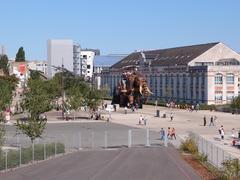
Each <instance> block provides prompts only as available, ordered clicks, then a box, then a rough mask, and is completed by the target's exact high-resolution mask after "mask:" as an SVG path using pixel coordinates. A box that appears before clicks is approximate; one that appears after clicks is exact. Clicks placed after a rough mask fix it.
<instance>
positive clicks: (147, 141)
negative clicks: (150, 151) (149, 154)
mask: <svg viewBox="0 0 240 180" xmlns="http://www.w3.org/2000/svg"><path fill="white" fill-rule="evenodd" d="M145 145H146V146H147V147H149V146H150V143H149V129H148V128H147V129H146V144H145Z"/></svg>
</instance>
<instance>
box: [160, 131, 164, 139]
mask: <svg viewBox="0 0 240 180" xmlns="http://www.w3.org/2000/svg"><path fill="white" fill-rule="evenodd" d="M164 136H165V131H164V129H163V128H161V130H160V140H164Z"/></svg>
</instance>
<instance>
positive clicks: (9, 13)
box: [0, 0, 240, 60]
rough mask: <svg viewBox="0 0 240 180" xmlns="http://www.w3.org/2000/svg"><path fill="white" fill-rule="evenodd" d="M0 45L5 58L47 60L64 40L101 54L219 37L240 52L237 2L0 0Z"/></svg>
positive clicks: (238, 5) (172, 45) (239, 8)
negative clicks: (52, 45) (50, 47)
mask: <svg viewBox="0 0 240 180" xmlns="http://www.w3.org/2000/svg"><path fill="white" fill-rule="evenodd" d="M0 14H1V15H0V23H1V25H0V44H2V45H4V46H5V48H6V50H7V54H8V56H9V57H15V54H16V52H17V49H18V48H19V47H20V46H23V47H24V49H25V53H26V58H27V59H29V60H33V59H43V60H45V59H46V58H47V46H46V44H47V40H48V39H54V38H60V39H63V38H69V39H73V40H74V41H76V42H79V43H80V44H81V46H82V47H83V48H99V49H100V50H101V53H102V54H118V53H130V52H132V51H134V50H142V49H161V48H168V47H175V46H183V45H190V44H198V43H207V42H216V41H221V42H223V43H225V44H226V45H228V46H230V47H231V48H233V49H234V50H236V51H240V1H239V0H1V1H0Z"/></svg>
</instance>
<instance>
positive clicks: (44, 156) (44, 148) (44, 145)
mask: <svg viewBox="0 0 240 180" xmlns="http://www.w3.org/2000/svg"><path fill="white" fill-rule="evenodd" d="M43 159H44V160H45V159H46V143H45V142H44V144H43Z"/></svg>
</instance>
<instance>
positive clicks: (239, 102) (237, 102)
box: [231, 96, 240, 109]
mask: <svg viewBox="0 0 240 180" xmlns="http://www.w3.org/2000/svg"><path fill="white" fill-rule="evenodd" d="M231 108H233V109H240V96H238V97H236V98H235V99H233V101H232V103H231Z"/></svg>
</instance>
